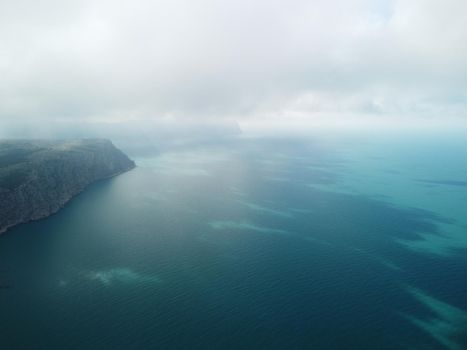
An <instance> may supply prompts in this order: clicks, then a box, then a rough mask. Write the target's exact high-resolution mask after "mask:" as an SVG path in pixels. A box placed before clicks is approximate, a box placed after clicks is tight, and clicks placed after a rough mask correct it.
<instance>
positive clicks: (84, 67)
mask: <svg viewBox="0 0 467 350" xmlns="http://www.w3.org/2000/svg"><path fill="white" fill-rule="evenodd" d="M466 11H467V3H466V2H465V1H463V0H446V1H435V0H412V1H409V0H405V1H391V0H378V1H370V0H354V1H344V0H328V1H317V0H293V1H290V0H289V1H285V0H270V1H266V0H255V1H251V0H248V1H247V0H236V1H215V0H200V1H197V2H193V1H188V0H170V1H169V0H157V1H149V0H139V1H135V0H133V1H129V0H116V1H109V0H94V1H90V0H84V1H73V0H63V1H54V0H46V1H41V2H40V3H39V2H37V1H31V0H29V1H28V0H16V1H2V2H1V3H0V76H1V77H2V79H1V80H0V120H9V119H12V118H20V119H21V118H24V119H25V120H29V119H31V118H33V119H41V118H43V119H50V120H53V119H67V118H73V119H77V120H85V119H87V120H95V119H115V120H116V119H132V118H142V119H145V118H158V117H161V116H167V115H170V116H182V117H183V116H189V117H193V118H203V117H215V118H223V117H235V118H255V117H257V116H268V115H272V116H277V115H282V116H287V115H288V113H292V114H293V113H300V114H302V115H305V116H307V117H309V118H313V117H314V116H315V115H326V114H329V115H331V114H332V115H342V116H345V115H346V114H352V115H355V114H362V115H373V114H378V115H394V114H396V115H401V116H407V117H411V116H417V117H419V116H431V117H443V116H445V115H446V116H447V115H448V116H466V117H467V79H466V78H467V65H466V64H465V62H467V40H465V37H466V36H467V21H465V15H464V14H465V12H466Z"/></svg>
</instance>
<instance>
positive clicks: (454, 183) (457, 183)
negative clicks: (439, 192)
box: [415, 179, 467, 187]
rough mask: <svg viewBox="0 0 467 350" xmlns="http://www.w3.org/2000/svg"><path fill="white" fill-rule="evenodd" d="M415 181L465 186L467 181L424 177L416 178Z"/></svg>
mask: <svg viewBox="0 0 467 350" xmlns="http://www.w3.org/2000/svg"><path fill="white" fill-rule="evenodd" d="M415 181H418V182H423V183H426V184H431V185H446V186H460V187H467V181H458V180H425V179H416V180H415Z"/></svg>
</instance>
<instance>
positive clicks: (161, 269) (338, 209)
mask: <svg viewBox="0 0 467 350" xmlns="http://www.w3.org/2000/svg"><path fill="white" fill-rule="evenodd" d="M464 140H466V138H465V137H460V136H458V137H434V136H433V135H431V136H430V135H426V136H424V137H414V136H410V137H409V136H407V137H405V138H397V139H395V138H394V137H388V138H380V137H375V138H373V139H368V138H362V137H353V138H348V139H346V140H338V141H336V140H335V139H333V140H331V141H330V140H327V139H324V138H311V137H310V138H309V139H249V138H240V139H231V140H226V141H225V142H223V143H218V144H215V145H205V146H199V147H191V148H189V149H178V150H173V151H168V152H165V153H163V154H160V155H157V156H153V157H148V156H146V157H138V158H137V159H136V160H137V164H138V168H136V169H134V170H133V171H131V172H128V173H126V174H123V175H121V176H118V177H116V178H112V179H109V180H105V181H101V182H99V183H96V184H94V185H92V186H91V187H90V188H89V189H88V190H87V191H85V192H84V193H83V194H81V195H79V196H78V197H76V198H75V199H74V200H72V201H71V202H70V203H69V205H67V206H66V207H65V208H64V209H63V210H62V211H60V212H59V213H58V214H56V215H53V216H52V217H50V218H48V219H46V220H41V221H37V222H33V223H29V224H25V225H21V226H19V227H16V228H14V229H13V230H11V231H9V232H8V234H6V235H3V236H1V237H0V267H1V271H0V276H1V279H2V280H3V281H4V282H5V283H8V284H11V285H12V286H13V288H12V289H8V290H0V308H1V313H0V345H1V347H2V349H155V348H159V349H464V348H466V347H467V312H466V311H465V310H467V298H466V297H465V296H466V295H467V283H466V282H465V281H466V280H465V277H466V272H467V254H466V248H467V215H465V214H466V210H465V208H466V207H467V206H466V204H467V186H466V185H465V183H466V181H467V178H466V174H467V163H466V162H465V159H466V156H467V147H466V146H467V141H464Z"/></svg>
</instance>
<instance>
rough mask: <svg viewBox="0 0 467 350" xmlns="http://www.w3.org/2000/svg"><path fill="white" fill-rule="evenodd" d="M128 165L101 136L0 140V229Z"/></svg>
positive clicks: (49, 210) (36, 215)
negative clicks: (91, 137)
mask: <svg viewBox="0 0 467 350" xmlns="http://www.w3.org/2000/svg"><path fill="white" fill-rule="evenodd" d="M134 167H135V163H134V162H133V161H132V160H130V159H129V158H128V157H127V156H126V155H125V154H124V153H123V152H122V151H120V150H119V149H117V148H116V147H115V146H114V145H113V144H112V142H110V141H109V140H105V139H84V140H61V141H48V140H4V141H1V140H0V233H2V232H5V231H6V230H7V229H8V228H10V227H12V226H15V225H18V224H21V223H25V222H28V221H32V220H37V219H41V218H45V217H47V216H49V215H51V214H53V213H55V212H57V211H58V210H59V209H60V208H62V207H63V206H64V205H65V204H66V203H67V202H68V201H69V200H70V199H71V198H73V197H74V196H76V195H77V194H78V193H80V192H82V191H83V190H84V189H85V188H86V187H87V186H88V185H90V184H91V183H93V182H95V181H98V180H101V179H105V178H108V177H112V176H115V175H118V174H121V173H123V172H126V171H128V170H130V169H133V168H134Z"/></svg>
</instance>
